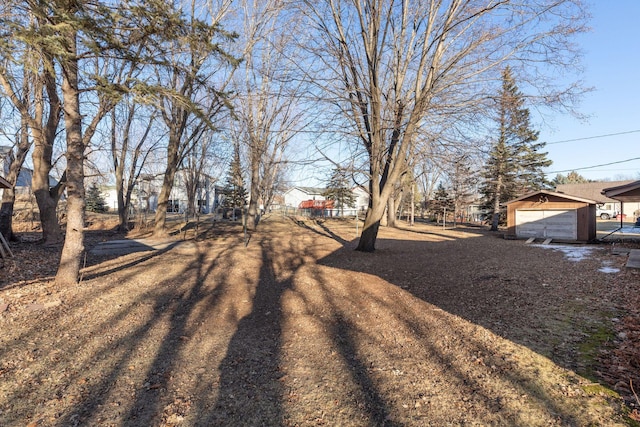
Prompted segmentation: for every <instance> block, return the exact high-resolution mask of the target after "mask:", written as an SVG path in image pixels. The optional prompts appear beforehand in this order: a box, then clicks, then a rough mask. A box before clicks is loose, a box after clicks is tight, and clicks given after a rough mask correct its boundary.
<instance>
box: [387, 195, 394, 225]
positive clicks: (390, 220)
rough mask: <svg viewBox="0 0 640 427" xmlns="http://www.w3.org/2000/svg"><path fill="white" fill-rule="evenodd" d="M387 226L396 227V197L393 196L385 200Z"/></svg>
mask: <svg viewBox="0 0 640 427" xmlns="http://www.w3.org/2000/svg"><path fill="white" fill-rule="evenodd" d="M387 227H393V228H395V227H396V199H395V197H394V196H390V197H389V201H388V202H387Z"/></svg>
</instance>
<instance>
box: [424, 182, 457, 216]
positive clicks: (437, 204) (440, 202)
mask: <svg viewBox="0 0 640 427" xmlns="http://www.w3.org/2000/svg"><path fill="white" fill-rule="evenodd" d="M433 199H434V200H433V202H432V204H431V206H430V210H431V211H432V212H434V213H435V214H440V213H441V212H444V211H447V212H451V211H453V208H454V202H453V198H452V197H451V195H450V194H449V191H448V190H447V189H446V187H445V186H444V184H442V182H441V183H439V184H438V187H437V188H436V192H435V193H434V195H433Z"/></svg>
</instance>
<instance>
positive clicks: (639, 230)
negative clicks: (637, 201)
mask: <svg viewBox="0 0 640 427" xmlns="http://www.w3.org/2000/svg"><path fill="white" fill-rule="evenodd" d="M614 231H615V232H616V233H621V234H640V227H634V226H632V225H631V226H626V227H622V228H620V229H617V228H615V229H613V230H609V231H606V232H607V233H613V232H614Z"/></svg>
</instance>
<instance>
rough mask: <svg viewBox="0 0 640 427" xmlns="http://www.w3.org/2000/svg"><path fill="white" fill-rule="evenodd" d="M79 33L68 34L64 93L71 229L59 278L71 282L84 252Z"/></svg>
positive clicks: (77, 270)
mask: <svg viewBox="0 0 640 427" xmlns="http://www.w3.org/2000/svg"><path fill="white" fill-rule="evenodd" d="M76 35H77V34H76V33H75V30H71V32H70V34H68V35H67V36H68V39H67V43H68V49H69V51H68V53H69V54H70V55H69V58H68V59H65V60H63V61H61V66H62V68H63V76H64V77H63V80H62V96H63V100H64V112H65V114H64V122H65V129H66V133H67V171H66V176H67V229H66V235H65V241H64V246H63V248H62V255H61V257H60V266H59V267H58V272H57V274H56V282H58V283H60V284H64V285H70V284H73V283H77V282H78V278H79V273H80V262H81V259H82V253H83V252H84V207H85V201H84V141H83V139H82V117H81V115H80V97H79V91H78V59H77V56H76Z"/></svg>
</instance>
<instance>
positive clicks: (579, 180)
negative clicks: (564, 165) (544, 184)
mask: <svg viewBox="0 0 640 427" xmlns="http://www.w3.org/2000/svg"><path fill="white" fill-rule="evenodd" d="M587 182H590V181H589V180H588V179H587V178H585V177H584V176H582V175H580V174H579V173H578V172H576V171H571V172H569V173H568V174H567V175H566V176H565V175H563V174H561V173H559V174H557V175H556V177H555V178H553V181H552V182H551V183H552V184H553V185H554V186H558V185H561V184H584V183H587Z"/></svg>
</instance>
